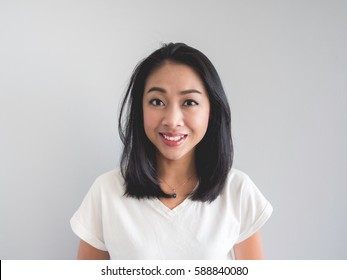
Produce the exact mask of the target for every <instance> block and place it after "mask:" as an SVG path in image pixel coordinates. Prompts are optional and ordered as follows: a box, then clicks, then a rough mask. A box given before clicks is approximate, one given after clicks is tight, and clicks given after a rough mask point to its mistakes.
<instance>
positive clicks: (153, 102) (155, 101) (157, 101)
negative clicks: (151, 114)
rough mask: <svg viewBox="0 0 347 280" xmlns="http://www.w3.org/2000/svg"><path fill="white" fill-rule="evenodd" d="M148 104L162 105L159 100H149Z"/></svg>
mask: <svg viewBox="0 0 347 280" xmlns="http://www.w3.org/2000/svg"><path fill="white" fill-rule="evenodd" d="M149 104H151V105H153V106H163V105H164V103H163V101H161V100H160V99H157V98H155V99H152V100H150V101H149Z"/></svg>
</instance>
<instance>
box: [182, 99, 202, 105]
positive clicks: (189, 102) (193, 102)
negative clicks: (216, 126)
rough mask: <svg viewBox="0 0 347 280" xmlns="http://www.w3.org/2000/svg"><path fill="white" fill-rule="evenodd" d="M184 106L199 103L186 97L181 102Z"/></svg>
mask: <svg viewBox="0 0 347 280" xmlns="http://www.w3.org/2000/svg"><path fill="white" fill-rule="evenodd" d="M183 105H184V106H196V105H199V104H198V103H197V102H196V101H194V100H192V99H188V100H186V101H184V103H183Z"/></svg>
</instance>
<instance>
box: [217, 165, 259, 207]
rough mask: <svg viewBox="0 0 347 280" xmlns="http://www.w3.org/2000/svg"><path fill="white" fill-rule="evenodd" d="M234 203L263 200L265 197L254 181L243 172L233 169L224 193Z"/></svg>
mask: <svg viewBox="0 0 347 280" xmlns="http://www.w3.org/2000/svg"><path fill="white" fill-rule="evenodd" d="M222 195H223V196H226V197H227V198H229V199H232V200H233V202H234V203H236V201H237V203H242V201H243V202H245V201H248V202H253V201H254V200H263V195H262V193H261V192H260V190H259V189H258V187H257V186H256V185H255V183H254V182H253V181H252V179H251V178H250V177H249V176H248V175H247V174H246V173H244V172H243V171H241V170H238V169H235V168H232V169H231V170H230V172H229V174H228V177H227V182H226V185H225V188H224V190H223V193H222Z"/></svg>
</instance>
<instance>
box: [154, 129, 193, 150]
mask: <svg viewBox="0 0 347 280" xmlns="http://www.w3.org/2000/svg"><path fill="white" fill-rule="evenodd" d="M159 135H160V137H161V139H162V140H163V142H164V143H165V144H166V145H168V146H170V147H177V146H180V145H181V144H182V143H183V142H184V141H185V140H186V139H187V136H188V134H183V133H163V132H161V133H159ZM164 135H165V136H168V137H170V138H175V137H181V139H180V140H176V141H175V140H170V139H167V138H165V136H164Z"/></svg>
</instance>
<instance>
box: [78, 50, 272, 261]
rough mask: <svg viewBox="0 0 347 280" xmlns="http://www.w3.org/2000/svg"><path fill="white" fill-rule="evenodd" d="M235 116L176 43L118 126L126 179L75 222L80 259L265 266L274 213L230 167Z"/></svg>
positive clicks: (142, 67)
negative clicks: (265, 234)
mask: <svg viewBox="0 0 347 280" xmlns="http://www.w3.org/2000/svg"><path fill="white" fill-rule="evenodd" d="M230 122H231V120H230V108H229V105H228V101H227V98H226V95H225V93H224V90H223V87H222V84H221V81H220V79H219V76H218V74H217V72H216V70H215V68H214V66H213V65H212V63H211V62H210V61H209V59H208V58H207V57H206V56H205V55H204V54H202V53H201V52H200V51H198V50H196V49H194V48H192V47H189V46H187V45H185V44H182V43H176V44H174V43H170V44H167V45H164V46H163V47H161V48H160V49H158V50H156V51H155V52H153V53H152V54H151V55H150V56H148V57H147V58H146V59H144V60H143V61H142V62H141V63H140V64H139V65H138V66H137V67H136V68H135V70H134V73H133V75H132V77H131V80H130V84H129V87H128V89H127V92H126V95H125V97H124V100H123V103H122V107H121V113H120V117H119V131H120V136H121V139H122V141H123V144H124V150H123V154H122V158H121V164H120V169H119V170H113V171H111V172H108V173H106V174H104V175H102V176H100V177H99V178H98V179H97V180H96V181H95V183H94V184H93V186H92V188H91V190H90V191H89V193H88V194H87V196H86V198H85V199H84V201H83V203H82V205H81V206H80V208H79V210H78V211H77V212H76V213H75V215H74V216H73V217H72V219H71V226H72V229H73V231H74V232H75V233H76V234H77V235H78V236H79V237H80V238H81V242H80V247H79V252H78V258H79V259H109V258H111V259H233V258H236V259H261V258H263V249H262V241H261V236H260V232H259V229H260V228H261V226H262V225H263V224H264V223H265V222H266V221H267V219H268V218H269V217H270V215H271V213H272V207H271V205H270V203H268V202H267V200H266V199H265V198H264V197H263V196H262V194H261V193H260V192H259V190H258V189H257V187H256V186H255V185H254V184H253V182H252V181H251V180H250V178H249V177H248V176H247V175H246V174H244V173H242V172H241V171H239V170H236V169H233V168H232V161H233V144H232V137H231V127H230Z"/></svg>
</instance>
